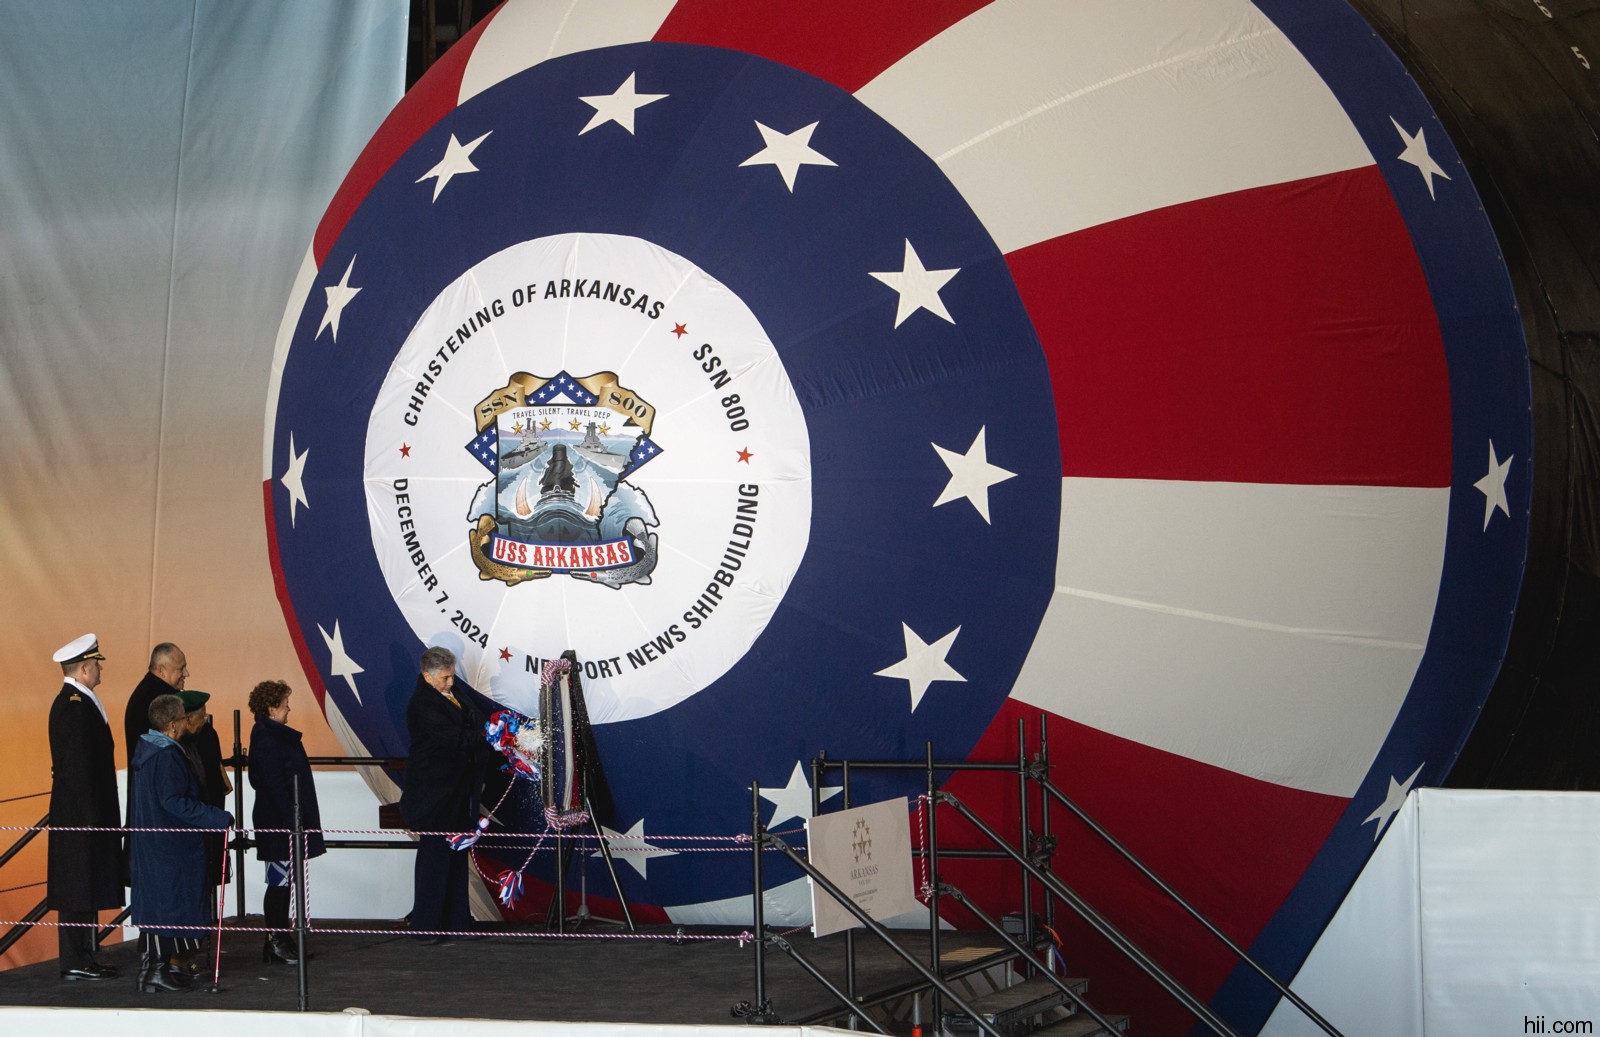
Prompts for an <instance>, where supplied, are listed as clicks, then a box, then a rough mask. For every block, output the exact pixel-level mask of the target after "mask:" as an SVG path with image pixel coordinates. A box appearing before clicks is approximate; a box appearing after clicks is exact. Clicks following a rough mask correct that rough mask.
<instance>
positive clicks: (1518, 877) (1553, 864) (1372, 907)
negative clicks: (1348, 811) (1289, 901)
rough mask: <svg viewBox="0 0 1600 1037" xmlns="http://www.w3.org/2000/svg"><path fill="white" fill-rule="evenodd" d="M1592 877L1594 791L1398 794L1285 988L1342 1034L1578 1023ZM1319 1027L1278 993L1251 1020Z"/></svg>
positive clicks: (1432, 1036)
mask: <svg viewBox="0 0 1600 1037" xmlns="http://www.w3.org/2000/svg"><path fill="white" fill-rule="evenodd" d="M1597 890H1600V795H1594V794H1590V793H1565V792H1494V791H1457V790H1445V789H1424V790H1421V791H1418V792H1414V793H1412V794H1411V795H1410V796H1409V797H1408V798H1407V800H1406V803H1405V806H1404V807H1402V808H1401V810H1400V812H1399V813H1398V814H1396V815H1395V819H1394V822H1393V823H1392V824H1391V825H1390V827H1389V831H1388V832H1387V833H1386V834H1385V835H1384V837H1383V842H1382V844H1381V845H1380V846H1379V847H1378V850H1377V852H1376V853H1374V854H1373V856H1372V859H1371V861H1370V862H1369V863H1368V864H1367V867H1366V870H1365V871H1363V872H1362V873H1361V877H1360V878H1359V879H1358V880H1357V881H1356V884H1355V886H1354V888H1353V889H1352V890H1351V891H1350V895H1349V896H1348V897H1347V898H1346V899H1345V902H1344V904H1343V905H1342V906H1341V907H1340V909H1339V912H1338V914H1337V915H1335V916H1334V919H1333V922H1332V924H1330V925H1329V926H1328V928H1327V931H1326V932H1324V933H1323V935H1322V939H1321V940H1320V941H1319V942H1318V943H1317V946H1316V948H1315V949H1314V950H1313V951H1312V953H1311V956H1310V958H1308V959H1307V961H1306V964H1305V966H1304V968H1302V969H1301V972H1300V975H1299V977H1298V978H1296V980H1295V982H1294V989H1295V992H1296V993H1298V994H1299V995H1300V996H1301V997H1303V998H1305V999H1306V1000H1307V1001H1309V1002H1310V1003H1311V1005H1312V1006H1313V1007H1314V1008H1316V1009H1317V1010H1318V1011H1319V1012H1321V1013H1322V1014H1323V1015H1324V1016H1326V1017H1327V1018H1328V1020H1329V1021H1331V1022H1332V1023H1333V1024H1334V1025H1335V1026H1337V1027H1339V1028H1340V1029H1341V1030H1343V1031H1344V1032H1345V1033H1346V1034H1351V1035H1354V1034H1386V1035H1392V1037H1402V1035H1407V1034H1417V1035H1421V1037H1462V1035H1476V1034H1483V1035H1491V1034H1521V1033H1545V1034H1552V1033H1563V1032H1570V1033H1593V1032H1594V1024H1595V1022H1596V1019H1597V1017H1600V897H1597V896H1596V891H1597ZM1541 1021H1542V1023H1543V1029H1539V1028H1538V1027H1539V1024H1540V1022H1541ZM1569 1025H1571V1026H1574V1027H1576V1028H1574V1029H1562V1028H1561V1027H1566V1026H1569ZM1585 1027H1586V1028H1585ZM1321 1033H1322V1031H1321V1030H1320V1029H1318V1028H1317V1027H1316V1026H1314V1025H1313V1024H1312V1023H1310V1022H1309V1021H1307V1020H1306V1019H1305V1018H1304V1017H1303V1016H1301V1014H1300V1013H1299V1012H1298V1011H1297V1010H1296V1009H1295V1008H1294V1007H1293V1006H1292V1005H1288V1004H1287V1003H1280V1004H1279V1006H1278V1008H1277V1011H1276V1012H1274V1014H1273V1015H1272V1017H1271V1019H1269V1020H1268V1022H1267V1025H1266V1027H1265V1028H1264V1029H1263V1030H1262V1035H1263V1037H1291V1035H1293V1037H1302V1035H1305V1037H1310V1035H1312V1034H1321Z"/></svg>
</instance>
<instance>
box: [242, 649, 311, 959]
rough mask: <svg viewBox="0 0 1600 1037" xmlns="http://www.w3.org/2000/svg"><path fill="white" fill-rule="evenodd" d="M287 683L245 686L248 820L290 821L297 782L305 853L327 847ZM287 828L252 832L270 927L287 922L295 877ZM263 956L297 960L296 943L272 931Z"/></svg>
mask: <svg viewBox="0 0 1600 1037" xmlns="http://www.w3.org/2000/svg"><path fill="white" fill-rule="evenodd" d="M291 694H292V692H291V690H290V688H289V685H287V684H285V683H284V682H283V681H262V682H261V683H260V684H257V685H256V686H255V688H254V689H253V690H252V691H251V692H250V712H252V713H254V714H255V717H256V723H255V727H253V728H251V729H250V787H251V788H252V789H255V793H256V803H255V809H254V810H253V811H252V812H251V815H250V816H251V820H252V822H253V823H254V825H255V827H256V828H257V829H263V828H277V829H289V828H293V827H294V788H295V781H296V779H298V780H299V785H300V825H301V827H302V828H304V829H306V859H307V860H310V859H311V858H312V857H320V856H322V855H323V854H324V853H326V852H327V847H325V846H324V845H323V842H322V832H321V831H320V829H321V828H322V814H321V811H319V810H318V809H317V788H316V786H315V785H314V784H313V783H312V779H311V764H310V762H309V761H307V759H306V750H305V747H304V746H303V745H301V744H300V742H301V734H300V732H299V731H296V730H295V729H294V728H292V727H290V726H289V724H288V720H289V696H290V695H291ZM289 842H290V836H289V833H288V832H284V831H278V832H262V831H257V833H256V859H257V860H262V861H266V862H267V890H266V893H265V895H264V896H263V906H262V913H263V914H264V915H265V916H266V925H267V927H268V928H269V929H279V930H287V929H288V928H289V890H290V887H291V886H292V885H293V882H294V865H293V861H292V860H291V851H290V847H289ZM261 960H262V961H269V962H270V961H281V962H284V963H286V964H289V965H293V964H296V963H297V962H299V960H300V959H299V955H298V954H297V952H296V947H295V943H294V941H293V940H291V939H290V938H289V936H288V933H287V932H275V933H272V934H270V935H269V936H268V937H267V940H266V943H265V944H264V945H263V946H262V948H261Z"/></svg>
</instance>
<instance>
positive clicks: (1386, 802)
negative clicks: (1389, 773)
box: [1361, 763, 1427, 842]
mask: <svg viewBox="0 0 1600 1037" xmlns="http://www.w3.org/2000/svg"><path fill="white" fill-rule="evenodd" d="M1425 766H1427V765H1426V764H1421V763H1419V764H1417V769H1416V770H1414V771H1412V772H1411V777H1409V778H1407V779H1406V780H1405V781H1396V780H1394V778H1390V779H1389V793H1388V795H1386V796H1384V797H1383V802H1382V803H1380V804H1378V809H1376V810H1374V811H1373V812H1372V813H1370V814H1368V815H1367V819H1366V820H1365V821H1363V822H1361V823H1362V824H1364V825H1369V824H1371V823H1372V822H1374V821H1376V822H1378V828H1377V830H1376V831H1374V832H1373V833H1372V841H1373V842H1377V841H1378V837H1379V836H1381V835H1383V830H1384V829H1385V828H1388V827H1389V822H1390V821H1393V820H1394V815H1395V814H1397V813H1399V812H1400V808H1401V807H1402V806H1404V805H1405V802H1406V795H1407V794H1408V793H1410V791H1411V784H1412V782H1414V781H1416V780H1417V776H1418V775H1419V774H1421V773H1422V768H1423V767H1425Z"/></svg>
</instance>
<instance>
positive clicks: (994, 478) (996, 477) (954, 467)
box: [928, 425, 1017, 525]
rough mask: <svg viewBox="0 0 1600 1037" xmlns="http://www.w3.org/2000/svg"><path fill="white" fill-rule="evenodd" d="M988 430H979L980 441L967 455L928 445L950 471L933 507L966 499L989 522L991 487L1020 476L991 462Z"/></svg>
mask: <svg viewBox="0 0 1600 1037" xmlns="http://www.w3.org/2000/svg"><path fill="white" fill-rule="evenodd" d="M988 429H989V426H987V425H985V426H983V427H982V428H980V429H978V435H977V438H975V439H974V440H973V441H972V445H971V446H970V447H968V448H967V452H966V453H965V454H958V453H956V452H955V451H954V450H946V449H945V448H944V447H942V446H940V445H939V444H938V443H930V444H928V445H929V446H931V447H933V449H934V450H936V451H938V454H939V460H941V461H943V462H944V466H945V467H946V468H948V469H950V481H949V482H948V483H946V484H945V487H944V492H943V493H941V494H939V499H938V500H936V501H934V502H933V506H934V507H936V508H937V507H938V506H939V505H941V504H949V503H950V502H951V501H953V500H960V499H961V498H963V497H965V498H966V499H967V500H969V501H971V502H972V506H973V507H974V508H977V509H978V514H979V515H982V516H983V521H985V522H989V487H991V486H993V485H994V484H995V483H1002V482H1005V481H1006V480H1007V479H1015V478H1016V477H1017V473H1016V472H1008V471H1006V470H1005V469H1004V468H1001V467H1000V466H999V465H993V464H990V463H989V456H988V452H987V450H986V448H985V446H984V434H985V433H986V432H987V431H988ZM990 524H991V525H992V524H993V523H990Z"/></svg>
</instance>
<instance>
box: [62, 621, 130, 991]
mask: <svg viewBox="0 0 1600 1037" xmlns="http://www.w3.org/2000/svg"><path fill="white" fill-rule="evenodd" d="M51 658H53V659H54V660H55V661H56V662H58V663H60V664H61V673H62V676H63V678H64V683H63V684H62V686H61V692H60V693H59V694H58V695H56V699H55V702H54V703H52V704H51V706H50V826H51V829H52V831H51V832H50V844H49V864H48V871H47V874H46V879H47V881H46V885H45V889H46V897H47V899H48V902H49V904H50V906H51V907H52V908H54V909H55V912H56V917H57V919H58V920H59V921H61V922H63V923H77V924H63V925H62V926H61V928H60V929H58V930H57V932H58V933H59V934H60V936H59V939H60V948H61V962H60V965H61V977H62V978H63V979H105V978H107V977H109V976H114V975H116V973H117V970H116V969H114V968H112V967H111V966H109V965H101V964H100V963H99V962H98V961H96V960H95V948H96V946H97V941H96V940H95V926H96V925H97V924H98V923H99V920H100V918H99V912H101V911H103V910H106V909H108V908H116V907H121V906H122V871H123V867H122V833H121V832H120V831H118V830H117V829H118V826H120V825H121V824H122V809H121V806H120V805H119V803H118V801H117V764H116V759H115V740H114V739H113V737H112V735H111V724H110V722H109V721H108V720H107V718H106V710H105V707H104V706H103V705H101V704H100V700H99V699H98V698H96V697H95V694H94V689H95V686H96V685H98V684H99V683H100V664H101V662H102V661H104V659H105V656H104V655H102V654H100V641H99V639H98V638H96V637H95V636H94V635H93V634H84V635H83V636H82V637H80V638H78V639H76V640H74V641H72V642H70V643H68V644H66V645H63V646H62V647H61V648H60V649H59V650H58V651H57V652H56V653H55V655H53V656H51ZM60 827H90V828H108V829H111V830H110V831H105V832H61V831H55V830H54V829H57V828H60Z"/></svg>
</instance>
